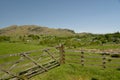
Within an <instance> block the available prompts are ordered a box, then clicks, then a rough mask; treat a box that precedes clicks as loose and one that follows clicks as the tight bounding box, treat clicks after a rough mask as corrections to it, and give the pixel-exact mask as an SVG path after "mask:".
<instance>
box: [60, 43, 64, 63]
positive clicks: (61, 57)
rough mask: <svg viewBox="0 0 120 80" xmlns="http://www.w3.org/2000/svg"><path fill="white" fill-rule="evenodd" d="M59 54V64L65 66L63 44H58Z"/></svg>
mask: <svg viewBox="0 0 120 80" xmlns="http://www.w3.org/2000/svg"><path fill="white" fill-rule="evenodd" d="M59 52H60V64H65V54H64V52H65V51H64V46H63V44H60V46H59Z"/></svg>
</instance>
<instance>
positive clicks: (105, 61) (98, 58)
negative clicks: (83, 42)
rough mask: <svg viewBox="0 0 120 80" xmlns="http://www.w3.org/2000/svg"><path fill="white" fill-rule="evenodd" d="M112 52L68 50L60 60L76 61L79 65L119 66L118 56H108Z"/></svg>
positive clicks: (119, 59)
mask: <svg viewBox="0 0 120 80" xmlns="http://www.w3.org/2000/svg"><path fill="white" fill-rule="evenodd" d="M110 54H112V53H107V52H101V53H96V52H95V53H93V52H92V53H90V52H85V51H83V50H79V51H71V50H70V51H68V50H66V53H64V55H61V56H62V59H63V60H62V61H63V62H66V63H78V64H81V66H99V67H100V66H101V67H102V68H103V69H105V68H120V58H113V57H111V56H110Z"/></svg>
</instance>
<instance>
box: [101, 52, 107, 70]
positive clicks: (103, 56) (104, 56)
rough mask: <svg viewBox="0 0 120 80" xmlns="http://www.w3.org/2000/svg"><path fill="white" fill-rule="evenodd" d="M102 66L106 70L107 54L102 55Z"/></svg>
mask: <svg viewBox="0 0 120 80" xmlns="http://www.w3.org/2000/svg"><path fill="white" fill-rule="evenodd" d="M102 60H103V61H102V64H103V65H102V66H103V68H104V69H105V68H106V53H102Z"/></svg>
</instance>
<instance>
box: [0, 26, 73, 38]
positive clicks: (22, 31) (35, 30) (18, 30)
mask: <svg viewBox="0 0 120 80" xmlns="http://www.w3.org/2000/svg"><path fill="white" fill-rule="evenodd" d="M29 34H35V35H54V36H73V35H75V32H74V31H73V30H69V29H54V28H48V27H43V26H36V25H23V26H17V25H12V26H9V27H6V28H2V29H0V35H6V36H16V35H19V36H20V35H29Z"/></svg>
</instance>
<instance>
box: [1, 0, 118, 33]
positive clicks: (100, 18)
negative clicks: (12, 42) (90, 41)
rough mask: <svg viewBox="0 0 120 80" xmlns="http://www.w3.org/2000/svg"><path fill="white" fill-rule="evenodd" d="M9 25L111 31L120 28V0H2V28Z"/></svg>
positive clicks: (82, 30) (93, 31)
mask: <svg viewBox="0 0 120 80" xmlns="http://www.w3.org/2000/svg"><path fill="white" fill-rule="evenodd" d="M10 25H41V26H47V27H50V28H68V29H73V30H74V31H75V32H91V33H112V32H116V31H120V0H0V28H3V27H7V26H10Z"/></svg>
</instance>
